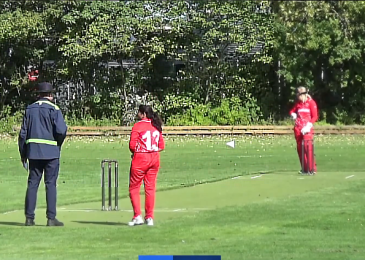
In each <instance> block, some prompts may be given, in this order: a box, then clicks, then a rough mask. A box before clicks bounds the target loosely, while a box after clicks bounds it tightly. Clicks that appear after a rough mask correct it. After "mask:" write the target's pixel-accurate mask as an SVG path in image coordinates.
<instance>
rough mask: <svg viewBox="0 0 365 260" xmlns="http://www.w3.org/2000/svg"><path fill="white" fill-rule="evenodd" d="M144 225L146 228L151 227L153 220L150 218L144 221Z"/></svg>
mask: <svg viewBox="0 0 365 260" xmlns="http://www.w3.org/2000/svg"><path fill="white" fill-rule="evenodd" d="M146 224H147V226H153V219H152V218H148V219H146Z"/></svg>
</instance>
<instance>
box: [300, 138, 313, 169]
mask: <svg viewBox="0 0 365 260" xmlns="http://www.w3.org/2000/svg"><path fill="white" fill-rule="evenodd" d="M310 146H311V148H312V149H311V150H312V153H310V152H309V150H310V149H309V148H310ZM309 155H311V160H310V159H309ZM305 158H307V164H306V163H305ZM311 162H312V167H311V165H310V164H311ZM305 166H307V167H305ZM305 168H307V171H305ZM302 174H309V175H313V174H314V140H313V139H308V140H304V139H303V140H302Z"/></svg>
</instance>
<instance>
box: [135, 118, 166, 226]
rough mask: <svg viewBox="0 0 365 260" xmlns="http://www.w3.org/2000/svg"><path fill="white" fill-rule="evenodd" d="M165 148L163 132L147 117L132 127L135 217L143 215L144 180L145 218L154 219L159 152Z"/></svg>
mask: <svg viewBox="0 0 365 260" xmlns="http://www.w3.org/2000/svg"><path fill="white" fill-rule="evenodd" d="M163 149H165V141H164V139H163V136H162V133H161V132H159V131H158V130H157V129H156V128H155V127H154V126H153V125H152V124H151V120H149V119H145V120H141V121H140V122H138V123H136V124H135V125H134V126H133V128H132V133H131V137H130V141H129V150H130V151H131V152H132V153H133V159H132V164H131V169H130V175H129V197H130V199H131V202H132V206H133V210H134V217H137V216H139V215H141V202H140V195H139V192H140V188H141V184H142V181H143V182H144V190H145V197H146V199H145V212H146V215H145V219H147V218H152V219H153V211H154V207H155V193H156V181H157V173H158V170H159V168H160V154H159V152H160V151H162V150H163Z"/></svg>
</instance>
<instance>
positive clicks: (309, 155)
mask: <svg viewBox="0 0 365 260" xmlns="http://www.w3.org/2000/svg"><path fill="white" fill-rule="evenodd" d="M301 130H302V129H301V128H294V135H295V140H296V141H297V151H298V156H299V161H300V165H301V166H302V169H303V170H304V172H309V171H314V172H317V165H316V161H315V158H314V156H313V153H314V151H313V146H312V142H308V141H306V140H313V135H314V133H313V129H311V131H310V132H309V133H308V134H305V135H303V134H302V133H301V132H300V131H301ZM303 140H304V143H303ZM303 144H304V149H303V148H302V145H303ZM303 150H304V165H302V158H303V157H302V151H303ZM312 159H313V160H314V161H312ZM308 164H309V169H308ZM313 166H314V167H313ZM312 168H313V169H312Z"/></svg>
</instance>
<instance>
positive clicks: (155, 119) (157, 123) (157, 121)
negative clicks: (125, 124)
mask: <svg viewBox="0 0 365 260" xmlns="http://www.w3.org/2000/svg"><path fill="white" fill-rule="evenodd" d="M138 112H140V113H141V114H146V116H147V118H148V119H151V122H152V125H153V126H154V127H155V128H156V129H157V130H158V131H160V133H162V119H161V118H160V116H159V115H158V114H157V113H156V112H154V111H153V109H152V107H151V106H148V105H140V106H139V109H138Z"/></svg>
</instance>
